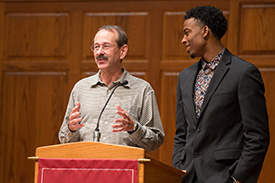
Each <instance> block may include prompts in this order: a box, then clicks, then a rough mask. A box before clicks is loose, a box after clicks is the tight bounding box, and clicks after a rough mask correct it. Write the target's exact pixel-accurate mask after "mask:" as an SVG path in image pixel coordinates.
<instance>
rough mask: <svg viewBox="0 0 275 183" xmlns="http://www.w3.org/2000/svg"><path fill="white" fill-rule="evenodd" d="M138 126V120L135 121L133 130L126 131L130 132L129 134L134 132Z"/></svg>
mask: <svg viewBox="0 0 275 183" xmlns="http://www.w3.org/2000/svg"><path fill="white" fill-rule="evenodd" d="M138 127H139V124H138V122H135V126H134V130H132V131H128V133H130V134H132V133H134V132H135V131H137V129H138Z"/></svg>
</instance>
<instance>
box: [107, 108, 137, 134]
mask: <svg viewBox="0 0 275 183" xmlns="http://www.w3.org/2000/svg"><path fill="white" fill-rule="evenodd" d="M117 114H119V115H120V116H121V117H122V118H120V119H116V120H115V122H116V123H117V124H114V125H112V128H113V130H112V131H113V132H121V131H133V130H134V129H135V121H134V120H133V119H132V118H131V117H130V116H129V115H128V113H127V112H126V111H124V110H123V109H122V108H121V107H120V106H119V105H118V106H117Z"/></svg>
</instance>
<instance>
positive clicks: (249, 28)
mask: <svg viewBox="0 0 275 183" xmlns="http://www.w3.org/2000/svg"><path fill="white" fill-rule="evenodd" d="M240 8H241V10H240V11H241V14H240V20H241V21H240V38H239V40H240V46H239V49H240V52H239V54H252V55H263V54H265V55H274V54H275V44H274V43H275V36H273V35H274V32H275V25H274V17H275V3H274V4H273V3H272V4H242V6H241V7H240Z"/></svg>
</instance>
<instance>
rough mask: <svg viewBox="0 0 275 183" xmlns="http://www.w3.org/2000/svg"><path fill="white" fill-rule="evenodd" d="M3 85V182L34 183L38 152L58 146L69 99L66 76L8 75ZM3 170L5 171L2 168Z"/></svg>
mask: <svg viewBox="0 0 275 183" xmlns="http://www.w3.org/2000/svg"><path fill="white" fill-rule="evenodd" d="M3 80H4V83H3V88H4V90H3V100H2V105H3V106H4V108H3V114H5V115H3V118H2V123H1V126H2V129H5V130H4V131H2V133H1V140H0V144H1V151H2V153H1V155H2V156H1V162H2V163H1V165H2V166H3V167H4V172H1V175H7V176H1V182H32V181H33V180H32V179H33V177H31V176H30V175H31V174H29V172H32V171H33V168H34V167H33V162H31V161H29V160H28V159H27V157H28V156H32V155H33V152H34V151H35V148H36V147H38V146H41V145H46V144H48V145H49V144H52V143H58V138H57V133H58V131H59V128H60V125H61V122H62V119H63V117H62V115H61V114H64V113H65V107H66V106H65V105H66V101H67V99H68V92H67V91H66V84H67V81H66V80H67V79H66V73H44V72H39V73H36V72H35V73H33V72H6V73H5V75H4V79H3ZM3 167H2V168H3Z"/></svg>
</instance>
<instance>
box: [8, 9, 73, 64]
mask: <svg viewBox="0 0 275 183" xmlns="http://www.w3.org/2000/svg"><path fill="white" fill-rule="evenodd" d="M6 17H7V20H6V22H7V26H6V35H7V41H6V43H7V44H6V48H12V49H7V57H8V59H12V58H13V57H16V58H18V57H21V58H22V57H23V58H25V57H28V58H29V59H30V57H32V58H35V59H37V57H40V58H41V57H44V58H45V57H57V58H64V57H65V53H66V41H67V39H66V37H67V35H66V31H67V29H68V14H65V13H8V14H7V15H6Z"/></svg>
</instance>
